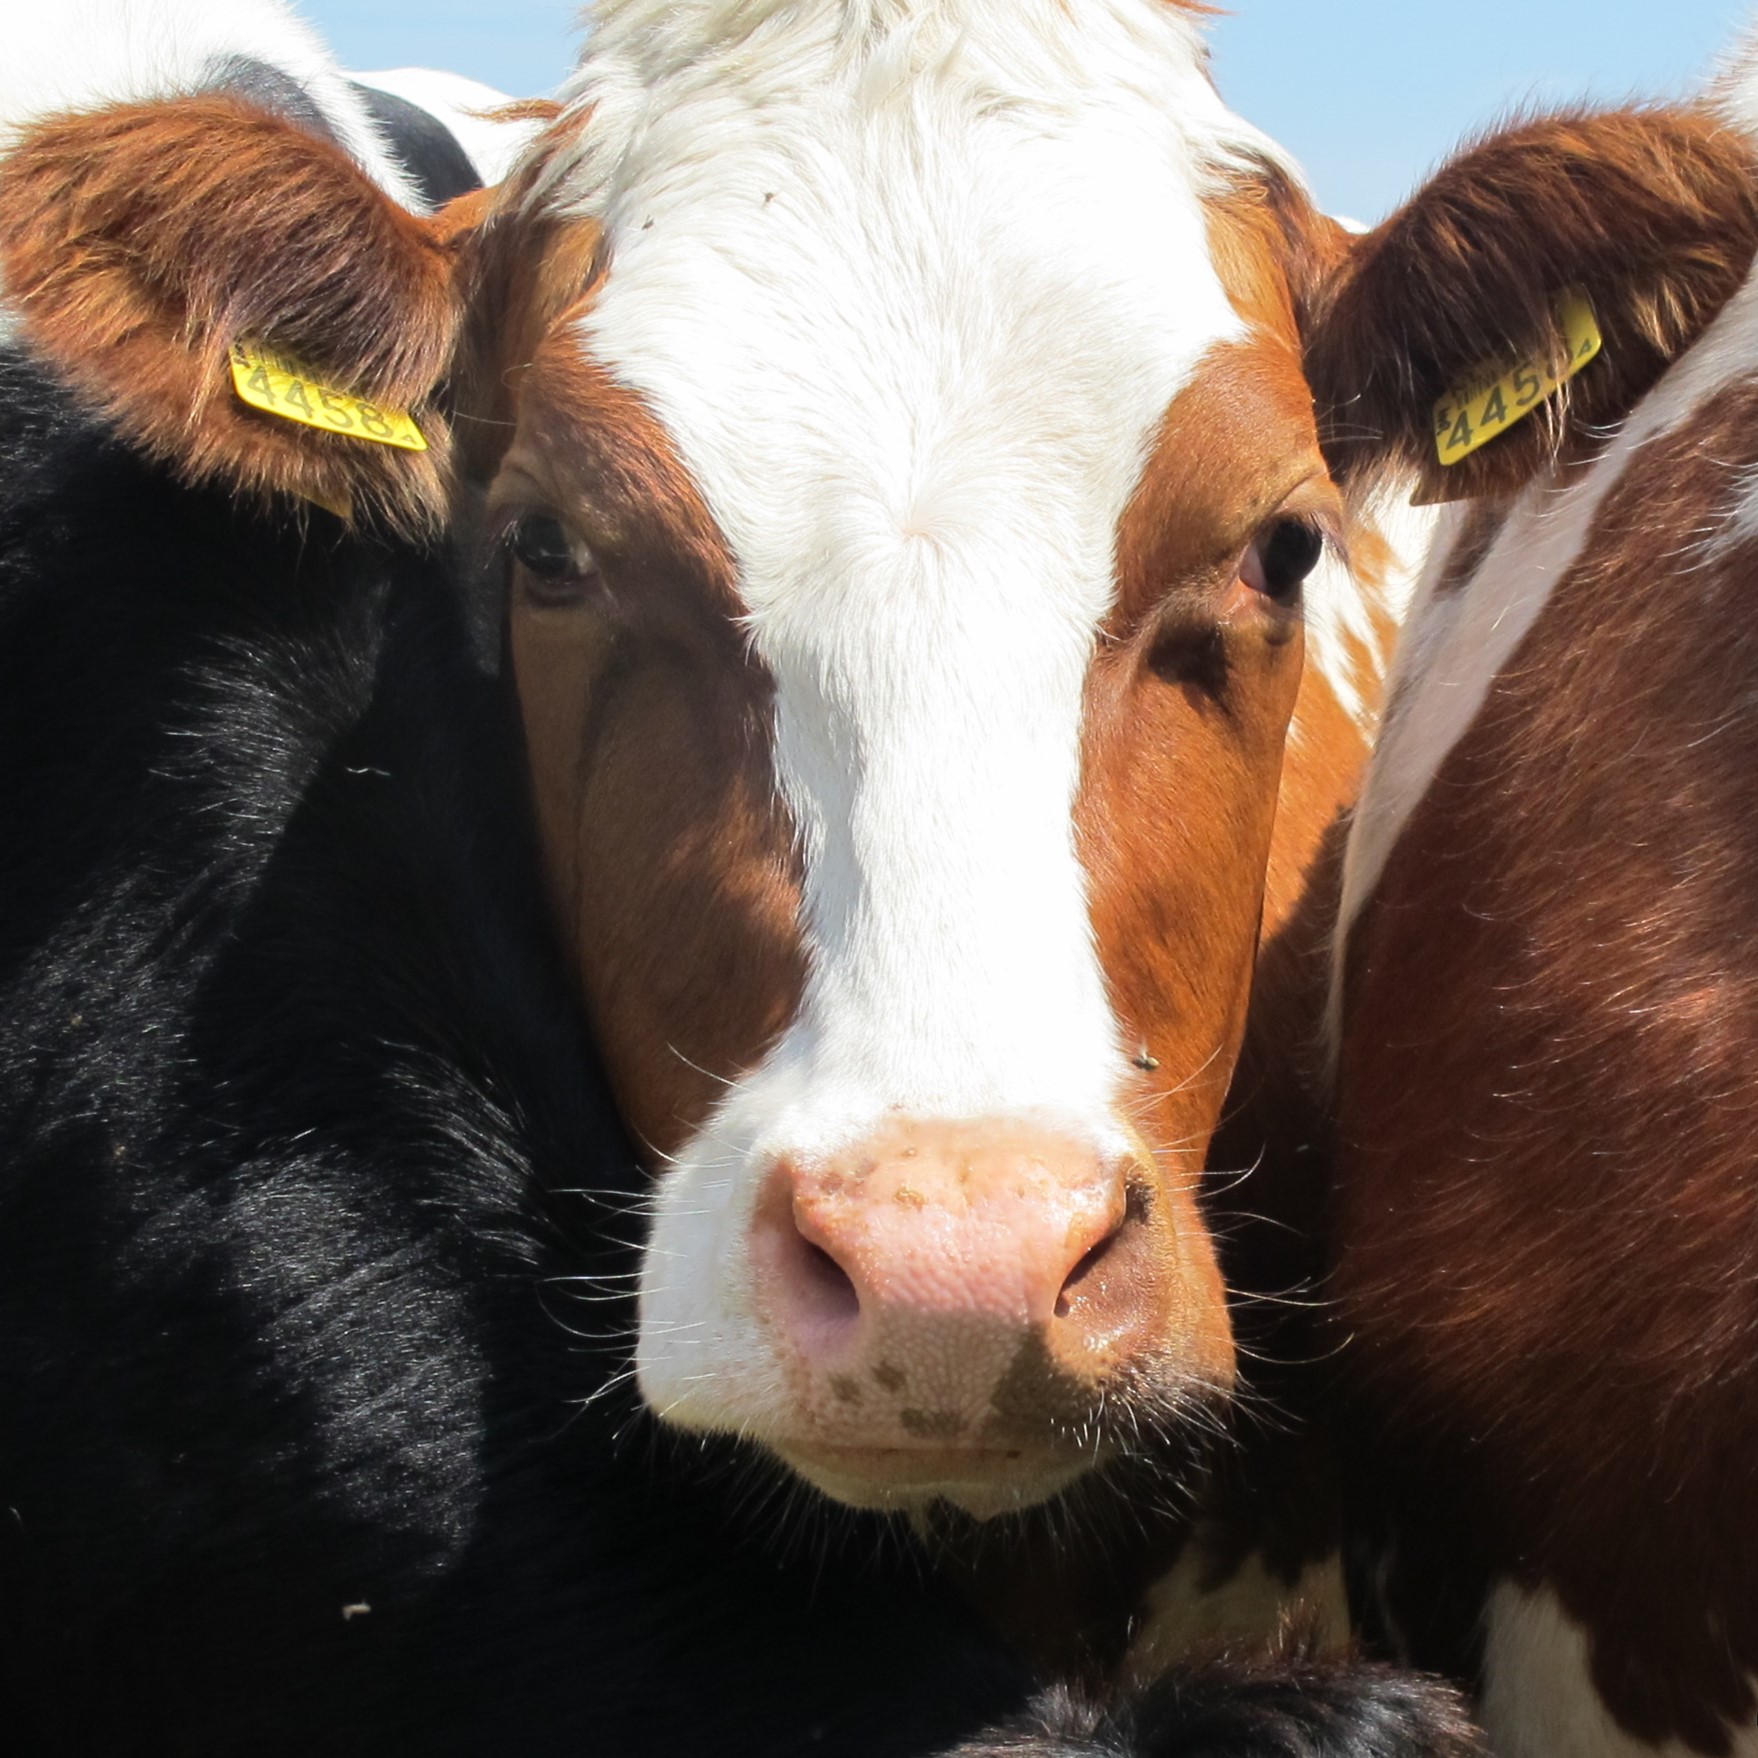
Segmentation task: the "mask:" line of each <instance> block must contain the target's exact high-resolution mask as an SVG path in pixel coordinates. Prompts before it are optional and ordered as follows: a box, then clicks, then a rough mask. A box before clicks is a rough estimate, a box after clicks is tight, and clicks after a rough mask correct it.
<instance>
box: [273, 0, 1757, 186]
mask: <svg viewBox="0 0 1758 1758" xmlns="http://www.w3.org/2000/svg"><path fill="white" fill-rule="evenodd" d="M303 10H304V11H305V13H306V15H307V16H308V17H309V18H311V19H312V21H313V22H314V23H316V24H317V25H318V26H319V27H320V28H321V29H322V30H323V31H324V32H325V33H326V34H327V35H328V37H329V39H330V41H331V42H332V43H333V44H335V46H336V48H337V51H338V52H339V53H340V55H341V57H342V59H343V60H344V61H346V62H348V63H349V64H350V65H351V66H354V67H359V68H372V67H391V66H400V65H407V64H411V63H415V64H424V65H427V66H432V67H449V68H452V69H453V70H454V71H456V72H459V73H468V74H471V75H473V76H474V77H475V78H477V79H482V80H486V81H487V82H488V83H489V84H490V85H496V86H499V87H500V88H501V89H502V90H504V91H510V92H515V93H520V94H523V93H528V92H535V91H543V90H547V89H548V88H549V87H550V86H553V85H554V84H555V83H556V81H557V80H558V79H560V78H561V76H562V75H563V73H565V72H566V70H567V68H568V66H569V65H570V63H571V61H572V57H573V45H574V40H575V39H574V33H573V20H574V17H575V14H576V12H577V10H578V8H577V5H576V4H575V0H492V3H489V0H303ZM1752 11H1753V7H1752V4H1751V0H1663V3H1662V4H1659V5H1656V4H1655V3H1654V0H1641V3H1638V0H1450V3H1437V0H1234V10H1233V12H1232V14H1231V15H1230V16H1227V17H1223V18H1218V19H1216V20H1215V21H1214V22H1213V24H1212V25H1211V28H1210V35H1211V38H1212V40H1213V42H1214V45H1215V60H1216V67H1217V70H1218V73H1219V77H1220V81H1221V89H1222V91H1223V92H1224V93H1225V94H1226V96H1227V98H1228V100H1229V101H1230V102H1231V103H1232V104H1233V106H1234V108H1235V109H1237V110H1239V111H1240V112H1241V113H1242V114H1243V115H1246V116H1249V117H1250V118H1251V119H1252V120H1253V121H1254V122H1256V123H1258V124H1259V125H1260V126H1261V127H1263V128H1265V129H1267V130H1268V131H1269V132H1270V133H1271V134H1273V135H1275V136H1276V137H1277V138H1278V139H1279V140H1281V141H1282V142H1284V143H1285V144H1286V145H1287V146H1288V147H1290V148H1291V149H1292V150H1293V151H1294V153H1295V154H1296V155H1297V156H1298V157H1299V158H1300V160H1301V161H1302V162H1303V163H1304V164H1305V166H1306V168H1307V171H1308V173H1309V175H1310V176H1311V178H1312V180H1313V184H1314V187H1315V188H1316V189H1317V191H1318V194H1319V198H1320V200H1322V201H1323V202H1324V203H1325V204H1326V206H1328V207H1329V208H1331V209H1332V210H1333V211H1335V212H1338V213H1347V214H1353V215H1355V216H1357V217H1359V218H1361V219H1373V218H1375V217H1377V216H1378V215H1379V214H1381V213H1383V212H1384V211H1385V210H1386V209H1387V208H1389V207H1391V206H1393V205H1394V204H1395V203H1396V202H1397V200H1398V198H1399V197H1400V196H1401V195H1402V194H1403V193H1405V192H1406V191H1407V190H1408V189H1409V188H1410V186H1411V185H1412V184H1413V183H1414V182H1416V181H1417V180H1418V179H1419V178H1420V177H1421V175H1422V173H1423V171H1424V170H1425V169H1426V168H1427V167H1429V166H1430V165H1432V164H1433V163H1434V162H1435V160H1436V159H1437V158H1439V157H1440V156H1441V155H1442V154H1444V153H1445V152H1446V150H1447V148H1448V146H1449V145H1450V144H1451V143H1452V142H1453V141H1455V140H1457V139H1458V138H1459V137H1460V135H1462V134H1464V133H1467V132H1468V131H1470V130H1472V129H1474V128H1478V127H1480V126H1482V125H1483V124H1484V123H1486V122H1489V121H1491V120H1493V119H1494V118H1495V117H1496V116H1497V115H1498V114H1500V113H1502V112H1503V111H1505V110H1506V109H1507V108H1508V107H1509V106H1511V105H1519V104H1524V103H1532V102H1539V103H1544V102H1556V101H1558V100H1563V99H1569V98H1575V97H1580V96H1583V95H1588V96H1592V97H1596V98H1604V99H1620V98H1624V97H1628V96H1629V95H1630V94H1632V93H1648V94H1657V95H1658V94H1665V93H1676V92H1678V91H1681V90H1683V89H1686V88H1687V87H1688V86H1689V85H1690V83H1691V82H1692V81H1693V79H1694V78H1696V77H1697V76H1698V75H1699V74H1700V73H1701V72H1702V71H1703V69H1704V68H1705V67H1706V66H1707V65H1708V64H1709V62H1710V61H1711V60H1712V58H1713V57H1714V56H1715V55H1716V53H1717V52H1718V51H1719V50H1721V49H1722V48H1723V47H1725V46H1726V44H1727V43H1728V42H1729V41H1730V40H1731V38H1732V37H1733V35H1734V33H1735V31H1736V30H1737V29H1738V28H1739V27H1740V26H1741V24H1742V23H1743V22H1744V21H1745V20H1746V19H1747V18H1749V17H1750V16H1751V14H1752Z"/></svg>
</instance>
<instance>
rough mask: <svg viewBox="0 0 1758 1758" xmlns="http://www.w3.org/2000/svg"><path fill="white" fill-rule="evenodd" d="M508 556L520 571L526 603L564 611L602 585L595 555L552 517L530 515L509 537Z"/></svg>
mask: <svg viewBox="0 0 1758 1758" xmlns="http://www.w3.org/2000/svg"><path fill="white" fill-rule="evenodd" d="M506 546H507V553H508V554H509V555H511V556H512V558H513V561H514V563H515V564H516V565H517V570H518V584H519V587H520V589H521V591H522V592H523V593H524V595H525V597H526V599H527V600H529V601H530V602H532V603H534V604H537V605H541V606H545V607H548V608H552V609H565V608H566V607H568V606H570V605H576V604H579V603H581V602H583V601H584V600H585V598H586V597H587V596H588V594H590V593H591V592H592V591H593V589H594V588H595V587H596V586H597V585H598V584H599V575H598V564H597V563H596V562H595V561H594V560H593V559H592V552H591V551H590V550H588V549H587V548H586V546H585V545H584V544H583V543H580V542H578V541H577V540H576V539H575V538H574V537H573V536H572V535H570V533H569V531H568V528H567V526H565V525H564V524H563V523H562V522H561V520H560V519H558V518H556V517H555V516H554V515H553V514H550V513H527V514H526V515H525V516H524V517H523V518H522V519H520V520H519V522H518V523H517V524H516V525H514V526H513V528H512V529H511V530H510V531H509V532H508V533H507V536H506Z"/></svg>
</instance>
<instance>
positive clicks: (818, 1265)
mask: <svg viewBox="0 0 1758 1758" xmlns="http://www.w3.org/2000/svg"><path fill="white" fill-rule="evenodd" d="M800 1244H801V1245H802V1246H803V1247H804V1250H803V1251H802V1252H801V1253H800V1260H799V1261H800V1269H801V1273H802V1281H803V1283H804V1284H805V1286H804V1288H803V1289H802V1292H806V1293H809V1296H810V1301H811V1304H812V1306H813V1308H814V1309H815V1310H816V1312H817V1314H818V1316H819V1317H821V1318H824V1319H830V1320H841V1321H843V1322H845V1323H846V1322H847V1321H848V1320H850V1319H853V1318H856V1317H858V1316H859V1314H860V1310H861V1297H860V1295H859V1294H857V1293H856V1292H855V1285H854V1283H853V1281H851V1280H850V1278H849V1273H848V1271H847V1270H845V1269H844V1268H843V1267H842V1265H841V1264H839V1263H838V1262H837V1261H836V1259H835V1258H833V1257H832V1256H831V1255H830V1253H829V1252H827V1251H826V1250H825V1249H824V1247H823V1246H821V1245H814V1244H813V1243H812V1241H811V1240H809V1239H807V1238H806V1237H805V1236H804V1235H803V1234H802V1235H801V1236H800Z"/></svg>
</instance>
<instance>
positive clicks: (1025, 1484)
mask: <svg viewBox="0 0 1758 1758" xmlns="http://www.w3.org/2000/svg"><path fill="white" fill-rule="evenodd" d="M770 1445H771V1449H772V1450H773V1451H774V1452H775V1453H776V1454H777V1455H778V1456H779V1457H780V1459H781V1460H782V1461H783V1463H784V1464H786V1465H787V1466H788V1467H789V1468H790V1469H792V1470H793V1471H795V1472H796V1473H797V1474H798V1475H799V1476H801V1477H803V1478H804V1479H805V1480H806V1482H807V1483H809V1484H811V1485H812V1487H813V1488H814V1489H816V1490H818V1491H820V1492H821V1493H822V1494H823V1495H826V1496H828V1497H829V1498H830V1499H831V1500H832V1501H834V1502H840V1503H842V1504H843V1505H844V1506H845V1507H850V1508H860V1509H863V1510H866V1511H868V1512H873V1513H885V1514H916V1513H922V1512H925V1511H926V1510H927V1509H928V1508H929V1507H930V1506H932V1505H934V1504H936V1503H941V1504H945V1505H947V1506H950V1507H953V1508H957V1509H958V1510H960V1511H961V1512H962V1513H965V1514H968V1515H970V1517H971V1518H972V1519H974V1520H993V1519H995V1518H996V1517H997V1516H999V1515H1003V1514H1017V1513H1022V1512H1024V1511H1025V1510H1026V1509H1027V1508H1034V1507H1037V1506H1038V1505H1039V1504H1040V1503H1043V1502H1047V1501H1050V1500H1051V1499H1052V1498H1053V1497H1055V1496H1058V1495H1060V1494H1061V1493H1062V1492H1063V1491H1064V1490H1065V1489H1067V1488H1069V1487H1070V1486H1071V1485H1072V1484H1074V1483H1076V1482H1077V1481H1078V1480H1079V1479H1080V1478H1082V1477H1083V1476H1085V1475H1086V1474H1087V1473H1088V1472H1089V1471H1091V1470H1093V1469H1094V1467H1095V1466H1096V1465H1098V1464H1100V1463H1102V1459H1100V1458H1095V1456H1094V1455H1093V1454H1092V1453H1091V1452H1079V1453H1077V1452H1075V1451H1073V1450H1072V1449H1063V1448H1058V1449H1054V1450H1048V1449H1047V1450H1044V1451H1027V1450H1018V1449H1008V1450H1006V1451H1001V1450H996V1451H987V1450H982V1449H977V1448H970V1449H959V1448H945V1449H929V1448H904V1447H827V1446H811V1447H808V1446H801V1445H792V1444H780V1443H776V1442H771V1443H770Z"/></svg>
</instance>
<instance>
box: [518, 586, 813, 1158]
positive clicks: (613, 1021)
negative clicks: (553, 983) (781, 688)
mask: <svg viewBox="0 0 1758 1758" xmlns="http://www.w3.org/2000/svg"><path fill="white" fill-rule="evenodd" d="M569 614H571V613H569ZM512 646H513V662H514V668H515V673H516V677H517V683H518V692H519V703H520V711H521V715H522V718H523V722H524V727H525V737H526V746H527V756H528V762H529V770H530V777H531V788H532V798H533V801H534V805H535V809H536V818H537V829H538V836H539V840H540V843H541V848H542V857H543V865H544V869H545V874H546V879H547V883H548V888H549V892H550V897H551V902H552V907H553V910H554V913H555V918H556V921H557V924H558V927H559V929H560V932H561V934H562V936H563V939H564V942H565V945H566V948H567V951H568V953H569V955H570V956H571V959H572V962H573V965H574V968H575V970H576V972H577V973H578V978H579V982H580V985H581V990H582V993H583V995H584V997H585V1000H586V1004H587V1009H588V1013H589V1015H590V1017H591V1020H592V1024H593V1028H594V1032H595V1034H596V1037H597V1040H598V1044H599V1048H600V1051H601V1053H602V1054H603V1056H604V1059H605V1065H606V1068H607V1071H608V1073H609V1076H610V1079H611V1083H612V1086H613V1088H614V1090H615V1092H616V1096H617V1100H618V1103H619V1105H620V1107H621V1109H622V1111H623V1115H624V1117H625V1119H626V1120H627V1121H628V1123H629V1125H630V1127H631V1128H632V1129H633V1131H634V1132H635V1135H636V1139H637V1141H638V1143H639V1144H640V1145H641V1146H642V1147H643V1148H644V1149H645V1150H647V1151H649V1152H650V1153H651V1154H653V1155H655V1156H662V1155H666V1154H670V1153H672V1152H675V1151H676V1149H677V1148H678V1147H679V1146H680V1145H681V1144H682V1143H683V1142H684V1141H685V1140H686V1139H688V1137H689V1136H690V1135H691V1134H692V1133H693V1132H694V1131H695V1130H696V1129H697V1128H699V1127H700V1125H701V1123H702V1122H703V1120H704V1119H705V1118H706V1116H707V1115H708V1112H709V1110H710V1108H711V1107H712V1105H713V1103H714V1101H715V1099H716V1098H717V1097H718V1096H719V1095H720V1094H721V1093H722V1092H723V1091H724V1090H725V1089H726V1086H727V1084H728V1083H729V1082H730V1081H732V1080H734V1079H736V1078H737V1077H738V1076H739V1075H740V1074H741V1073H743V1072H745V1071H746V1070H748V1069H750V1068H751V1067H753V1066H754V1065H755V1064H756V1063H757V1061H758V1060H760V1058H761V1057H762V1055H763V1052H764V1051H765V1050H766V1049H767V1048H768V1046H769V1045H770V1044H771V1043H773V1041H774V1040H775V1038H776V1037H777V1036H778V1035H779V1033H780V1032H781V1030H782V1029H783V1028H784V1027H785V1026H786V1024H787V1022H788V1021H789V1020H790V1019H791V1018H792V1017H793V1014H794V1012H795V1010H796V1008H797V1005H798V999H799V993H800V989H801V985H802V981H803V976H802V971H803V965H802V956H801V950H800V943H799V931H798V925H797V920H798V897H799V884H798V876H797V872H796V868H795V863H794V858H793V838H792V833H791V828H790V825H789V822H788V818H787V815H786V813H785V811H784V810H783V809H782V807H781V806H780V804H779V802H778V800H777V798H776V794H775V786H774V781H773V773H772V769H771V765H770V761H769V748H770V747H769V718H770V717H769V713H768V708H767V703H766V700H765V691H764V688H763V685H762V681H761V680H760V679H758V678H754V677H752V676H750V675H748V674H746V673H744V672H743V671H741V670H740V669H739V668H736V667H734V668H728V667H724V666H721V665H718V664H711V663H709V662H708V660H707V659H706V657H703V656H698V655H696V654H695V653H693V652H692V651H691V649H690V647H689V646H688V644H679V643H674V642H670V641H650V642H649V641H643V640H642V639H641V637H640V635H639V633H638V632H637V633H633V634H631V633H629V632H627V631H623V632H618V633H616V634H614V635H612V634H607V633H606V632H605V631H603V630H601V629H595V628H593V627H592V626H591V619H590V618H588V617H582V616H579V615H577V614H572V620H571V622H570V620H569V615H568V614H564V615H557V614H556V613H547V612H542V611H535V612H528V613H526V614H523V615H521V614H519V613H518V612H515V614H514V617H513V623H512Z"/></svg>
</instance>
